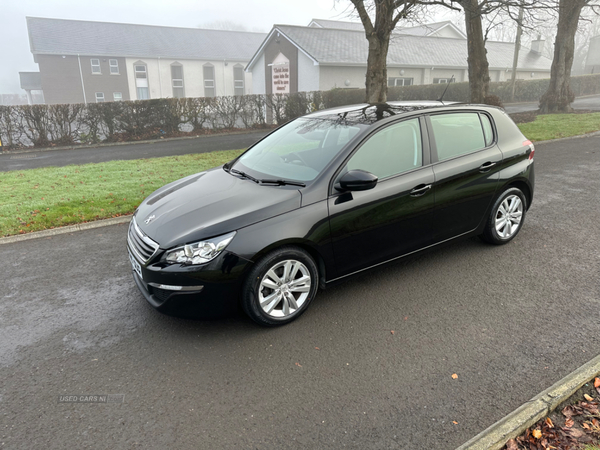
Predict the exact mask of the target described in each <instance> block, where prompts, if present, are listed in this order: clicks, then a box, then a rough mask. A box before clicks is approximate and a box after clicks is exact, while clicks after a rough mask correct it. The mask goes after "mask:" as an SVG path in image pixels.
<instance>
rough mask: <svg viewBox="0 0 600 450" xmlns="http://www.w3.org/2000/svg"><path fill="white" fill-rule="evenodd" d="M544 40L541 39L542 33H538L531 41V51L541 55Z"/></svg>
mask: <svg viewBox="0 0 600 450" xmlns="http://www.w3.org/2000/svg"><path fill="white" fill-rule="evenodd" d="M545 44H546V41H545V40H543V39H542V35H541V34H538V38H537V39H536V40H534V41H531V51H532V52H533V53H536V54H538V55H541V54H542V52H543V51H544V45H545Z"/></svg>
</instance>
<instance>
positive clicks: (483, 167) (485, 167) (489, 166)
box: [479, 161, 496, 173]
mask: <svg viewBox="0 0 600 450" xmlns="http://www.w3.org/2000/svg"><path fill="white" fill-rule="evenodd" d="M495 165H496V163H495V162H492V161H488V162H486V163H483V164H482V165H481V167H479V171H480V172H482V173H485V172H489V171H490V170H492V167H494V166H495Z"/></svg>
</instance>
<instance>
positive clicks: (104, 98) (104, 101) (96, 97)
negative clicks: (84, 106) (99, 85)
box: [94, 92, 106, 103]
mask: <svg viewBox="0 0 600 450" xmlns="http://www.w3.org/2000/svg"><path fill="white" fill-rule="evenodd" d="M94 94H95V95H94V98H95V99H96V103H106V96H105V95H104V92H95V93H94ZM98 94H102V101H98Z"/></svg>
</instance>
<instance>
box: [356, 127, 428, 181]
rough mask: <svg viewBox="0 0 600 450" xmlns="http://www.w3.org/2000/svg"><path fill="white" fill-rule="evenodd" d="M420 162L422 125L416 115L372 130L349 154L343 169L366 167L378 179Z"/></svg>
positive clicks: (417, 165) (418, 164)
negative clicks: (414, 117) (356, 149)
mask: <svg viewBox="0 0 600 450" xmlns="http://www.w3.org/2000/svg"><path fill="white" fill-rule="evenodd" d="M422 165H423V152H422V143H421V127H420V125H419V119H418V118H417V119H410V120H405V121H403V122H400V123H396V124H394V125H390V126H389V127H386V128H384V129H382V130H380V131H378V132H377V133H375V134H374V135H373V136H371V137H370V138H369V139H368V140H367V141H366V142H365V143H364V144H363V145H362V146H361V147H360V148H359V149H358V151H357V152H356V153H355V154H354V155H352V157H351V158H350V160H349V161H348V164H347V166H346V169H347V170H354V169H362V170H366V171H367V172H371V173H372V174H374V175H376V176H377V177H378V178H379V179H380V180H381V179H384V178H388V177H391V176H394V175H398V174H400V173H403V172H407V171H409V170H412V169H415V168H417V167H421V166H422Z"/></svg>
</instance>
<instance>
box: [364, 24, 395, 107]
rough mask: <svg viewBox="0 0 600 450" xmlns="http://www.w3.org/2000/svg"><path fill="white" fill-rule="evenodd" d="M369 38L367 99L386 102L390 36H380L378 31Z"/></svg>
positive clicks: (370, 101)
mask: <svg viewBox="0 0 600 450" xmlns="http://www.w3.org/2000/svg"><path fill="white" fill-rule="evenodd" d="M367 39H368V40H369V56H368V59H367V77H366V82H365V86H366V88H367V93H366V98H365V101H366V102H367V103H385V102H386V101H387V61H386V60H387V54H388V48H389V42H390V36H389V35H387V36H386V35H384V36H380V35H378V34H376V33H373V34H371V35H370V36H368V38H367Z"/></svg>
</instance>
